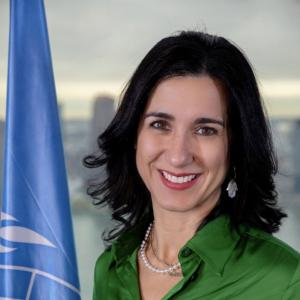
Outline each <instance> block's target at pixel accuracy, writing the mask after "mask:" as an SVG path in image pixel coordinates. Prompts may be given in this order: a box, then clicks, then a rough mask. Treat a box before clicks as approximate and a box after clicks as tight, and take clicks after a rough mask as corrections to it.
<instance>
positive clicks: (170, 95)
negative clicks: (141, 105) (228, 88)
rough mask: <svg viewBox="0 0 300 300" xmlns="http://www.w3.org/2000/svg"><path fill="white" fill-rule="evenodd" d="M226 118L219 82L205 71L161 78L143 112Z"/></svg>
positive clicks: (222, 89)
mask: <svg viewBox="0 0 300 300" xmlns="http://www.w3.org/2000/svg"><path fill="white" fill-rule="evenodd" d="M150 111H162V112H167V113H171V114H175V115H180V116H185V115H187V116H191V117H192V116H195V117H216V118H217V117H218V118H222V119H225V118H226V99H225V92H224V88H223V86H222V84H221V83H220V82H219V81H217V80H214V79H212V78H210V77H209V76H206V75H201V76H177V77H172V78H168V79H165V80H163V81H162V82H160V83H159V84H158V85H157V86H156V88H155V89H154V91H153V92H152V94H151V95H150V97H149V100H148V103H147V107H146V113H148V112H150Z"/></svg>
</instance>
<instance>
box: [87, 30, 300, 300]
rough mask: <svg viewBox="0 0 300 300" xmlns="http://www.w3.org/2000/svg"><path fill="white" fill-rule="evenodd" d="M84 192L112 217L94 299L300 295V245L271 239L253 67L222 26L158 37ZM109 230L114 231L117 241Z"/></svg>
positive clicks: (266, 161)
mask: <svg viewBox="0 0 300 300" xmlns="http://www.w3.org/2000/svg"><path fill="white" fill-rule="evenodd" d="M98 143H99V149H100V150H101V153H102V154H101V155H91V156H89V157H87V158H86V159H85V164H86V165H87V166H88V167H100V166H105V167H106V171H107V179H106V180H105V181H104V182H102V183H100V184H95V185H93V186H91V187H90V188H89V194H90V195H91V196H93V197H94V198H97V197H98V198H99V202H98V203H99V204H102V203H105V204H108V205H109V207H110V208H111V209H112V216H113V219H114V220H116V221H117V222H118V226H117V227H116V228H114V229H113V230H112V231H111V232H110V233H109V235H108V236H107V237H106V240H107V241H109V242H112V243H111V247H109V248H108V249H107V250H106V251H105V252H104V253H103V254H102V255H101V256H100V257H99V259H98V261H97V263H96V268H95V285H94V299H140V298H142V299H147V300H148V299H243V300H244V299H300V268H299V257H300V256H299V254H298V253H297V252H296V251H294V250H293V249H291V248H290V247H289V246H287V245H285V244H284V243H283V242H281V241H279V240H278V239H276V238H274V237H273V236H272V235H271V234H272V233H273V232H276V231H277V230H278V229H279V226H280V222H281V219H282V218H283V217H285V216H286V215H285V214H284V213H283V212H282V211H281V210H280V209H279V208H277V207H276V204H277V201H276V196H277V194H276V190H275V186H274V181H273V176H274V175H275V174H276V170H277V166H276V159H275V155H274V152H273V146H272V141H271V135H270V131H269V127H268V123H267V120H266V117H265V114H264V110H263V107H262V103H261V101H260V95H259V91H258V87H257V83H256V80H255V76H254V74H253V71H252V69H251V67H250V65H249V63H248V62H247V60H246V58H245V56H244V55H243V54H242V52H241V51H240V50H239V49H238V48H237V47H236V46H234V45H233V44H232V43H230V42H229V41H227V40H226V39H224V38H222V37H217V36H212V35H209V34H206V33H201V32H181V33H180V34H178V35H175V36H171V37H168V38H165V39H163V40H161V41H160V42H159V43H158V44H156V45H155V46H154V47H153V48H152V49H151V50H150V52H149V53H148V54H147V55H146V57H145V58H144V59H143V60H142V62H141V63H140V65H139V66H138V68H137V70H136V71H135V73H134V74H133V76H132V78H131V80H130V81H129V83H128V85H127V87H126V90H125V93H124V95H123V99H122V102H121V104H120V107H119V109H118V111H117V113H116V116H115V118H114V119H113V121H112V122H111V124H110V125H109V127H108V128H107V130H106V131H105V132H104V133H103V134H102V135H101V136H100V137H99V139H98ZM113 240H114V241H113Z"/></svg>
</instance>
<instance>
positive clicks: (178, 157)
mask: <svg viewBox="0 0 300 300" xmlns="http://www.w3.org/2000/svg"><path fill="white" fill-rule="evenodd" d="M165 154H166V158H167V161H168V162H169V163H170V165H171V166H173V167H176V168H182V167H184V166H186V165H188V164H190V163H191V162H192V161H193V159H194V156H193V153H192V143H191V141H190V137H188V136H187V135H186V134H176V135H175V134H174V135H172V136H171V137H170V140H169V142H168V145H167V149H166V153H165Z"/></svg>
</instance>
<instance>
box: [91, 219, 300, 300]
mask: <svg viewBox="0 0 300 300" xmlns="http://www.w3.org/2000/svg"><path fill="white" fill-rule="evenodd" d="M144 234H145V228H144V227H143V226H140V228H139V229H138V228H136V229H135V230H132V231H131V232H129V233H127V234H125V235H123V236H122V237H121V238H120V239H119V240H118V241H117V242H115V243H114V244H113V245H112V247H111V248H109V249H108V250H106V251H105V252H104V253H103V254H102V255H101V256H100V257H99V258H98V260H97V263H96V267H95V282H94V296H93V299H94V300H110V299H112V300H119V299H122V300H134V299H140V292H139V281H138V271H137V253H138V248H139V246H140V243H141V240H142V239H143V237H144ZM179 260H180V263H181V266H182V271H183V278H182V280H181V281H180V282H178V283H177V284H176V285H175V286H174V287H173V288H172V289H171V290H169V291H168V292H167V294H166V295H165V296H164V297H163V298H162V299H163V300H167V299H178V300H183V299H184V300H193V299H201V300H221V299H222V300H228V299H230V300H233V299H239V300H248V299H249V300H254V299H255V300H277V299H278V300H279V299H281V300H287V299H294V300H296V299H297V300H299V299H300V263H299V262H300V254H299V253H298V252H296V251H295V250H293V249H292V248H291V247H289V246H288V245H286V244H285V243H283V242H282V241H280V240H278V239H277V238H275V237H273V236H272V235H270V234H267V233H265V232H262V231H260V230H257V229H254V228H246V227H245V226H242V227H241V230H240V233H239V234H238V233H237V232H236V231H231V230H230V226H229V218H228V217H227V216H224V215H222V216H219V217H217V218H216V219H214V220H213V221H210V222H209V223H208V224H207V225H205V226H204V227H203V228H202V229H201V230H199V231H198V232H197V233H196V234H195V236H194V237H193V238H192V239H191V240H189V241H188V242H187V243H186V245H185V246H184V247H183V248H182V249H181V250H180V252H179Z"/></svg>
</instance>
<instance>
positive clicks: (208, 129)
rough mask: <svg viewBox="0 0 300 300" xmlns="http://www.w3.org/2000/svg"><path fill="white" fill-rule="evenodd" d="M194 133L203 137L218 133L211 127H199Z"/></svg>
mask: <svg viewBox="0 0 300 300" xmlns="http://www.w3.org/2000/svg"><path fill="white" fill-rule="evenodd" d="M196 132H197V134H199V135H204V136H210V135H215V134H217V133H218V131H217V129H215V128H213V127H200V128H198V129H197V130H196Z"/></svg>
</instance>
